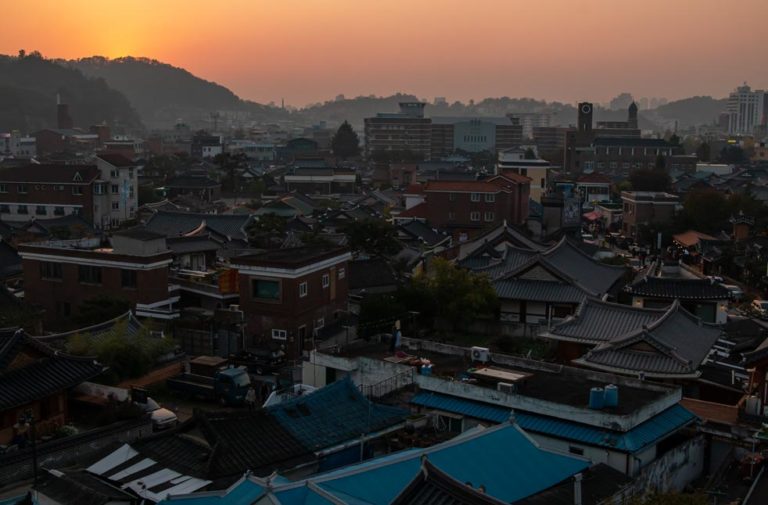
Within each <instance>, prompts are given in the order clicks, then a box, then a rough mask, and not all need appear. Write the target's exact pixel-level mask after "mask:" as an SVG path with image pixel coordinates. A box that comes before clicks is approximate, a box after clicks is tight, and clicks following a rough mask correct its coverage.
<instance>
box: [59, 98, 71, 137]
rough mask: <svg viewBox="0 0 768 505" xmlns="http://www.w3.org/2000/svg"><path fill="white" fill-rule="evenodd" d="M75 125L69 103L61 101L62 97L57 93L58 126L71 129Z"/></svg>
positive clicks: (62, 128) (61, 128)
mask: <svg viewBox="0 0 768 505" xmlns="http://www.w3.org/2000/svg"><path fill="white" fill-rule="evenodd" d="M73 126H74V122H73V121H72V116H70V115H69V105H67V104H65V103H61V97H60V96H59V95H56V128H58V129H60V130H69V129H71V128H72V127H73Z"/></svg>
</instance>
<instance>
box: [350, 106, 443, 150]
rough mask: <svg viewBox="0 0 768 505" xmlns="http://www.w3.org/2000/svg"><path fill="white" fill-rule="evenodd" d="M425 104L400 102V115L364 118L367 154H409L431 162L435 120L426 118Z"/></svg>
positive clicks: (380, 115)
mask: <svg viewBox="0 0 768 505" xmlns="http://www.w3.org/2000/svg"><path fill="white" fill-rule="evenodd" d="M426 105H427V104H426V103H423V102H401V103H400V112H398V113H379V114H376V116H375V117H369V118H365V153H366V155H368V156H370V155H371V154H372V153H374V152H377V151H378V152H381V151H403V152H405V151H410V152H413V153H416V154H418V155H420V156H422V157H423V158H424V159H428V158H429V156H430V137H431V133H432V132H431V124H432V120H431V119H429V118H425V117H424V107H425V106H426Z"/></svg>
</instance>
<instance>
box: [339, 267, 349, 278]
mask: <svg viewBox="0 0 768 505" xmlns="http://www.w3.org/2000/svg"><path fill="white" fill-rule="evenodd" d="M346 276H347V271H346V270H344V269H343V268H339V279H343V278H344V277H346Z"/></svg>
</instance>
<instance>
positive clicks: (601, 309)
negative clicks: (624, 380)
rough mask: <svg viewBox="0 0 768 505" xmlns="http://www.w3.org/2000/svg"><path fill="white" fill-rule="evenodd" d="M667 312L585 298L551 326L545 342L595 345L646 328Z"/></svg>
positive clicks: (666, 310)
mask: <svg viewBox="0 0 768 505" xmlns="http://www.w3.org/2000/svg"><path fill="white" fill-rule="evenodd" d="M668 310H669V309H645V308H637V307H632V306H629V305H622V304H618V303H610V302H604V301H602V300H599V299H596V298H587V299H586V300H584V302H583V303H582V304H581V305H579V308H578V309H577V310H576V313H575V314H573V315H572V316H568V317H567V318H566V319H565V320H564V321H563V322H561V323H558V324H556V325H555V326H553V327H552V328H551V329H550V330H549V331H548V332H547V333H546V334H545V336H547V337H548V338H552V339H556V340H567V341H573V342H580V343H586V344H599V343H601V342H606V341H608V340H611V339H613V338H615V337H617V336H621V335H626V334H627V333H630V332H633V331H636V330H637V329H639V328H642V327H643V326H648V325H650V324H652V323H654V322H656V321H658V320H659V319H660V318H662V317H664V315H665V314H667V312H668Z"/></svg>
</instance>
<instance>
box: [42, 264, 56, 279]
mask: <svg viewBox="0 0 768 505" xmlns="http://www.w3.org/2000/svg"><path fill="white" fill-rule="evenodd" d="M40 278H41V279H47V280H61V263H51V262H49V261H46V262H43V263H40Z"/></svg>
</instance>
